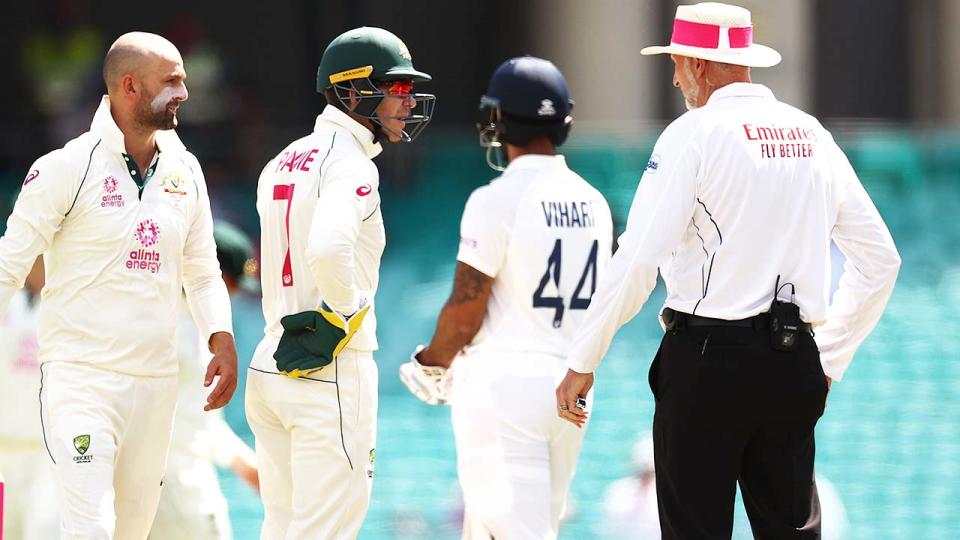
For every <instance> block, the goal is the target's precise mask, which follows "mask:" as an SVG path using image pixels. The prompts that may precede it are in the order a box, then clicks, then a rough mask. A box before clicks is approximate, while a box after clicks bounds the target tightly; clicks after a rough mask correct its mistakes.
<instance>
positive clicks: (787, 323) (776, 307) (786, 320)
mask: <svg viewBox="0 0 960 540" xmlns="http://www.w3.org/2000/svg"><path fill="white" fill-rule="evenodd" d="M787 285H789V286H790V301H789V302H783V301H781V300H780V299H779V298H777V296H778V295H779V294H780V289H782V288H783V287H786V286H787ZM783 287H781V286H780V275H779V274H777V282H776V284H775V285H774V286H773V302H772V303H771V304H770V346H771V347H773V348H774V349H776V350H778V351H787V352H789V351H792V350H794V349H795V348H796V346H797V336H798V335H799V334H800V329H801V328H802V326H803V321H801V320H800V306H798V305H797V304H795V303H794V302H793V300H794V298H795V296H796V292H797V291H796V288H795V287H794V286H793V283H784V284H783Z"/></svg>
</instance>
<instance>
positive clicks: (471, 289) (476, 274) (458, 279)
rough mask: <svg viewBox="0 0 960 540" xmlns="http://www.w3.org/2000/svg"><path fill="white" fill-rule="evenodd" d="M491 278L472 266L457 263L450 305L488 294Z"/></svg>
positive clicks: (470, 300) (491, 283) (471, 300)
mask: <svg viewBox="0 0 960 540" xmlns="http://www.w3.org/2000/svg"><path fill="white" fill-rule="evenodd" d="M492 285H493V278H491V277H490V276H488V275H486V274H484V273H483V272H481V271H479V270H477V269H475V268H473V267H472V266H469V265H466V264H463V263H457V271H456V275H455V276H454V278H453V292H452V293H451V294H450V300H449V301H448V302H447V303H448V304H450V305H458V304H463V303H466V302H473V301H475V300H478V299H480V298H481V297H483V296H486V295H488V294H490V287H491V286H492Z"/></svg>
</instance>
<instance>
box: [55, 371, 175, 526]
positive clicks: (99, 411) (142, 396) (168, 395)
mask: <svg viewBox="0 0 960 540" xmlns="http://www.w3.org/2000/svg"><path fill="white" fill-rule="evenodd" d="M40 384H41V387H40V407H41V410H40V419H41V422H42V423H43V433H44V439H45V441H46V444H47V450H48V451H49V452H50V457H51V458H52V459H53V462H54V464H55V467H54V472H55V475H56V478H57V484H58V490H59V493H60V503H61V518H60V538H61V540H66V539H71V540H72V539H77V540H104V539H105V540H112V539H114V538H116V539H117V540H143V539H145V538H147V534H148V533H149V532H150V526H151V525H152V524H153V517H154V514H155V513H156V511H157V502H158V501H159V499H160V486H161V484H162V481H163V473H164V468H165V465H166V458H167V449H168V448H169V446H170V436H171V433H172V429H173V413H174V408H175V407H176V402H177V377H176V376H175V375H174V376H169V377H136V376H132V375H124V374H121V373H116V372H114V371H109V370H104V369H100V368H97V367H94V366H91V365H87V364H76V363H67V362H51V363H47V364H44V365H43V366H42V367H41V379H40Z"/></svg>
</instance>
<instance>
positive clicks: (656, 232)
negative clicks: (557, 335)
mask: <svg viewBox="0 0 960 540" xmlns="http://www.w3.org/2000/svg"><path fill="white" fill-rule="evenodd" d="M677 127H678V126H677V123H676V122H675V123H674V124H672V125H671V126H670V127H668V128H667V130H666V131H664V133H663V134H662V135H661V136H660V139H659V140H658V141H657V144H656V145H655V146H654V148H653V156H654V157H653V158H651V162H650V163H649V164H648V165H647V168H646V170H645V171H644V174H643V177H642V178H641V179H640V185H639V186H638V187H637V193H636V195H635V196H634V199H633V204H632V205H631V207H630V215H629V217H628V218H627V227H626V230H625V231H624V233H623V234H622V235H621V236H620V238H619V244H620V247H619V249H618V250H617V252H616V253H615V254H614V255H613V258H612V259H611V260H610V264H608V265H607V269H606V271H605V272H604V274H603V276H601V277H600V281H599V283H598V284H597V290H596V292H595V293H594V294H593V299H592V300H591V301H590V307H589V308H587V312H586V314H585V315H584V317H583V323H582V324H581V325H580V328H578V329H577V333H576V336H575V337H574V341H573V345H572V347H571V350H570V354H569V355H568V356H567V365H568V367H569V368H570V369H572V370H573V371H576V372H578V373H590V372H592V371H594V370H595V369H596V368H597V366H599V365H600V362H601V360H602V359H603V356H604V355H605V354H606V353H607V349H609V348H610V342H611V341H612V340H613V336H614V334H616V332H617V330H619V329H620V327H621V326H623V325H624V324H626V323H627V322H628V321H629V320H630V319H632V318H633V317H634V316H636V314H637V313H638V312H639V311H640V308H641V307H643V304H644V302H646V301H647V298H648V297H649V296H650V292H651V291H652V290H653V287H654V286H655V285H656V283H657V268H658V267H659V266H660V265H661V263H663V262H664V261H665V260H666V259H667V258H668V257H669V256H670V253H671V252H672V251H673V250H674V249H675V248H676V246H677V245H678V244H679V243H680V241H681V239H682V238H683V234H684V232H685V231H686V230H687V227H688V226H689V223H690V219H691V218H692V216H693V211H694V204H695V201H696V190H697V179H698V175H699V171H700V153H699V151H698V150H697V149H696V147H695V143H693V142H692V141H693V140H694V138H693V137H691V134H690V133H689V132H682V130H681V129H677ZM671 128H673V129H671Z"/></svg>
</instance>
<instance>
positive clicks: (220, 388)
mask: <svg viewBox="0 0 960 540" xmlns="http://www.w3.org/2000/svg"><path fill="white" fill-rule="evenodd" d="M210 352H212V353H213V358H212V359H211V360H210V363H209V364H208V365H207V375H206V376H205V377H204V378H203V385H204V386H210V385H211V384H213V379H214V377H219V380H218V381H217V386H215V387H214V389H213V391H212V392H210V395H209V396H207V404H206V405H205V406H204V407H203V410H205V411H212V410H213V409H219V408H220V407H223V406H224V405H226V404H227V403H228V402H229V401H230V398H231V397H233V392H234V390H236V389H237V347H236V345H234V343H233V336H232V335H231V334H229V333H227V332H217V333H215V334H213V335H212V336H210Z"/></svg>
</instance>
